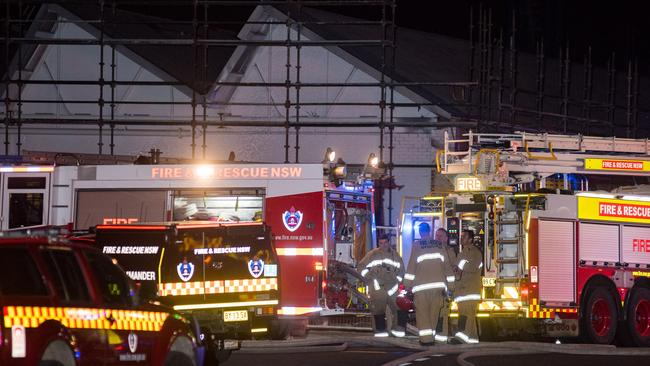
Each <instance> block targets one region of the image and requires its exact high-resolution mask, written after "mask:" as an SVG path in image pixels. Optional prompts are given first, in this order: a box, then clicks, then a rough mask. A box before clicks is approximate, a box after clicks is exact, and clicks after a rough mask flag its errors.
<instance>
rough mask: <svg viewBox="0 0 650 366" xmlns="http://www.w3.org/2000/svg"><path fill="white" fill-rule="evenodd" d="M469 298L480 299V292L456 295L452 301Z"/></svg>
mask: <svg viewBox="0 0 650 366" xmlns="http://www.w3.org/2000/svg"><path fill="white" fill-rule="evenodd" d="M470 300H481V295H480V294H469V295H463V296H458V297H456V298H455V299H454V301H456V302H457V303H458V302H463V301H470Z"/></svg>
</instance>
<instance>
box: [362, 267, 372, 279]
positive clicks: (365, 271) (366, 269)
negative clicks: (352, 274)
mask: <svg viewBox="0 0 650 366" xmlns="http://www.w3.org/2000/svg"><path fill="white" fill-rule="evenodd" d="M368 272H370V270H369V269H368V268H364V270H363V271H361V277H366V275H367V274H368Z"/></svg>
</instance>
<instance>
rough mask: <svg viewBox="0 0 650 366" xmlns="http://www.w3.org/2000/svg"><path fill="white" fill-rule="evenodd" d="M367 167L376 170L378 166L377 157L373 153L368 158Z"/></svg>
mask: <svg viewBox="0 0 650 366" xmlns="http://www.w3.org/2000/svg"><path fill="white" fill-rule="evenodd" d="M368 165H369V166H371V167H373V168H377V167H378V166H379V157H378V156H377V155H375V153H370V156H368Z"/></svg>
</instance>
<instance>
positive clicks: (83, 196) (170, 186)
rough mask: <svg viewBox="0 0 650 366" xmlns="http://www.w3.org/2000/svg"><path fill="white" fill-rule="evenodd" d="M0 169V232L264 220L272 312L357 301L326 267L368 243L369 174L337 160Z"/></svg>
mask: <svg viewBox="0 0 650 366" xmlns="http://www.w3.org/2000/svg"><path fill="white" fill-rule="evenodd" d="M0 175H1V180H2V182H3V185H2V229H3V230H7V229H12V228H17V227H26V226H32V225H33V226H37V225H44V224H51V225H65V224H67V223H70V222H73V223H74V226H75V228H76V229H86V228H89V227H92V226H95V225H101V224H129V223H137V222H165V221H183V220H211V221H218V222H255V221H264V222H265V223H266V224H267V225H268V226H270V228H271V232H272V235H273V239H274V245H275V248H276V250H277V255H278V258H279V265H280V266H279V267H280V271H281V272H282V273H281V276H280V278H281V281H282V282H281V283H279V284H278V285H279V286H278V287H279V289H280V298H281V303H280V305H281V307H280V310H279V315H281V316H289V317H293V318H296V317H301V316H306V315H310V314H318V313H319V312H323V313H328V311H329V312H330V313H336V312H337V311H339V310H341V309H352V308H355V307H359V308H362V307H363V303H361V302H357V301H358V300H355V299H352V298H351V297H350V293H353V292H354V289H355V288H356V286H355V285H353V284H352V282H353V281H348V278H349V277H348V275H346V274H345V273H346V271H343V272H340V271H336V270H333V269H337V268H338V269H341V268H348V269H349V268H352V267H351V265H353V264H354V263H355V261H356V260H359V259H360V258H361V257H362V256H363V255H364V254H365V252H366V251H367V250H368V249H370V245H371V243H372V238H373V236H374V235H375V221H374V213H373V211H374V208H373V193H372V192H373V188H372V180H370V179H367V178H364V175H363V174H359V175H358V176H356V177H354V178H353V179H350V180H347V179H346V175H345V167H344V166H341V165H336V164H335V163H332V164H329V163H326V164H324V165H323V164H235V163H233V164H207V165H190V164H180V165H92V166H84V165H82V166H57V167H52V166H48V167H43V166H29V167H26V166H21V167H4V168H2V169H0ZM335 175H336V176H335ZM350 175H351V174H348V175H347V176H348V177H349V176H350ZM333 180H335V181H336V183H334V182H333ZM347 273H350V272H349V271H348V272H347Z"/></svg>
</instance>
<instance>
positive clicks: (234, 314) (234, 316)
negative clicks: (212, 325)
mask: <svg viewBox="0 0 650 366" xmlns="http://www.w3.org/2000/svg"><path fill="white" fill-rule="evenodd" d="M246 320H248V311H246V310H234V311H224V312H223V321H224V322H243V321H246Z"/></svg>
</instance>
